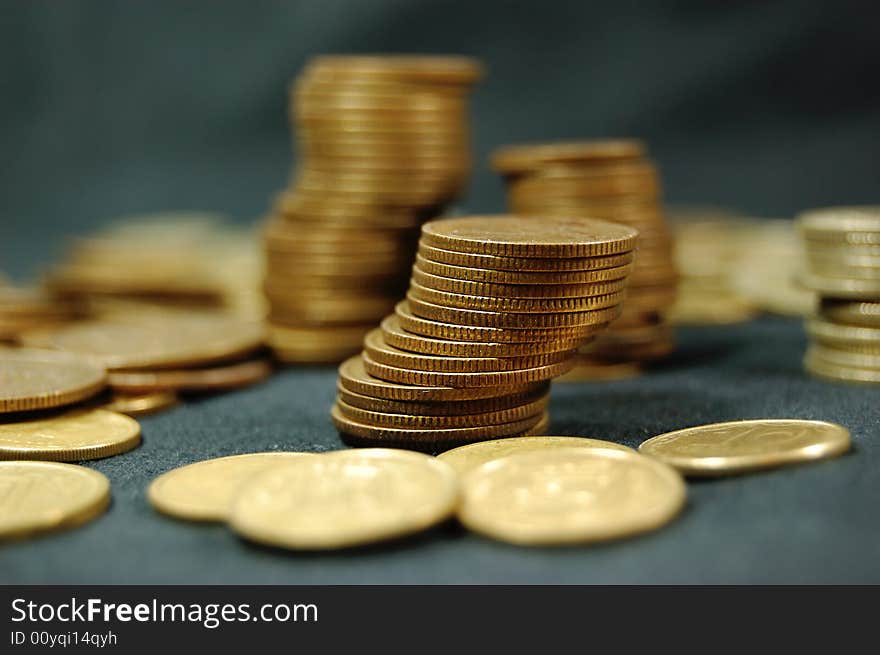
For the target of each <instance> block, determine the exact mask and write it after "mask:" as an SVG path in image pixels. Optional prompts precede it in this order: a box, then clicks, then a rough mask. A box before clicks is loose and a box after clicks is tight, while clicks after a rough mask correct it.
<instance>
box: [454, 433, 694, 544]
mask: <svg viewBox="0 0 880 655" xmlns="http://www.w3.org/2000/svg"><path fill="white" fill-rule="evenodd" d="M685 497H686V491H685V485H684V480H682V477H681V475H680V474H679V473H678V472H676V471H675V469H673V468H671V467H669V466H667V465H665V464H663V463H662V462H658V461H656V460H652V459H651V458H650V457H644V456H642V455H639V454H638V453H635V452H630V451H625V450H612V449H610V448H551V449H547V450H540V451H532V452H525V453H517V454H515V455H508V456H507V457H502V458H501V459H496V460H494V461H491V462H488V463H487V464H483V465H482V466H480V467H478V468H476V469H474V470H473V471H471V472H470V473H468V474H467V475H466V476H465V477H464V479H463V480H462V503H461V507H460V508H459V512H458V516H459V519H460V520H461V522H462V523H463V524H464V525H465V526H467V527H468V528H470V529H471V530H474V531H475V532H479V533H481V534H484V535H486V536H488V537H492V538H494V539H499V540H501V541H507V542H510V543H514V544H520V545H565V544H578V543H589V542H595V541H605V540H609V539H618V538H622V537H629V536H633V535H636V534H640V533H643V532H648V531H651V530H655V529H657V528H659V527H660V526H662V525H664V524H666V523H668V522H669V521H670V520H672V519H673V518H674V517H675V516H676V515H677V514H678V513H679V512H680V511H681V509H682V507H683V506H684V503H685Z"/></svg>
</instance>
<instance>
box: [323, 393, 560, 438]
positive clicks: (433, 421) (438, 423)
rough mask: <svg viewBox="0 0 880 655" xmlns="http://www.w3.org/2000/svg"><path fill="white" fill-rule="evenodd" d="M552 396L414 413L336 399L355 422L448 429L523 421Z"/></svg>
mask: <svg viewBox="0 0 880 655" xmlns="http://www.w3.org/2000/svg"><path fill="white" fill-rule="evenodd" d="M548 400H549V398H548V397H547V396H544V397H543V398H539V399H537V400H534V401H532V402H529V403H525V404H522V405H517V406H515V407H508V408H506V409H497V410H490V411H486V412H480V413H476V414H457V413H456V414H414V413H411V412H406V413H403V412H396V413H389V412H382V411H375V410H369V409H362V408H360V407H356V406H353V405H349V404H348V403H346V402H345V401H344V400H342V399H341V398H340V399H337V401H336V407H337V408H338V409H339V413H340V414H341V415H342V416H345V417H346V418H348V419H351V420H352V421H357V422H359V423H364V424H368V425H381V426H385V427H390V428H412V429H423V428H424V429H427V430H442V429H446V428H472V427H485V426H489V425H499V424H503V423H512V422H514V421H522V420H525V419H528V418H530V417H534V416H538V415H541V414H543V413H544V409H545V408H546V407H547V402H548Z"/></svg>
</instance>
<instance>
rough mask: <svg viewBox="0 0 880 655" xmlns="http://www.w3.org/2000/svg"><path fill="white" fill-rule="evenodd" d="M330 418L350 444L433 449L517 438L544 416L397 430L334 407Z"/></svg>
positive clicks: (537, 415)
mask: <svg viewBox="0 0 880 655" xmlns="http://www.w3.org/2000/svg"><path fill="white" fill-rule="evenodd" d="M330 418H331V419H333V424H334V425H335V426H336V429H337V430H339V432H340V433H341V434H342V435H344V437H347V439H346V441H347V442H348V443H350V444H352V445H385V446H392V445H393V446H397V447H406V448H409V449H413V450H434V449H438V448H441V447H449V446H451V445H456V446H457V445H461V444H465V443H470V442H472V441H480V440H482V439H492V438H495V437H512V436H520V435H523V434H526V433H527V432H528V431H529V430H531V429H532V428H534V427H535V426H536V425H537V424H538V423H539V422H540V421H541V420H543V418H544V416H543V415H541V414H536V415H535V416H530V417H528V418H525V419H522V420H519V421H512V422H510V423H499V424H497V425H481V426H477V427H458V428H398V427H393V426H382V425H374V424H371V423H362V422H360V421H355V420H352V419H350V418H348V417H347V416H345V415H344V414H343V413H342V412H341V411H340V410H339V407H337V406H335V405H334V406H333V408H332V409H331V410H330Z"/></svg>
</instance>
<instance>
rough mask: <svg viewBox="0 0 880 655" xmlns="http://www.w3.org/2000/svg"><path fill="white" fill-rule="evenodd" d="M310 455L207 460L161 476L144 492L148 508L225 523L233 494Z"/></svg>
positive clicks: (253, 454) (279, 453) (249, 455)
mask: <svg viewBox="0 0 880 655" xmlns="http://www.w3.org/2000/svg"><path fill="white" fill-rule="evenodd" d="M312 456H313V455H311V454H309V453H293V452H268V453H248V454H245V455H231V456H229V457H218V458H216V459H208V460H204V461H201V462H195V463H194V464H188V465H186V466H180V467H178V468H176V469H172V470H170V471H168V472H167V473H163V474H162V475H160V476H159V477H157V478H156V479H155V480H153V482H152V483H150V486H149V488H148V489H147V498H148V499H149V501H150V504H151V505H152V506H153V507H154V508H156V509H157V510H158V511H160V512H162V513H163V514H167V515H168V516H173V517H175V518H179V519H185V520H188V521H225V520H226V519H227V518H228V516H229V511H230V508H231V505H232V501H233V499H234V498H235V494H236V493H238V491H239V488H240V487H241V486H242V484H243V483H245V482H247V480H248V479H249V478H251V477H252V476H253V475H254V474H256V473H259V472H260V471H264V470H266V469H268V468H271V467H273V466H279V465H284V464H287V463H289V462H290V461H291V460H292V459H293V458H299V457H312Z"/></svg>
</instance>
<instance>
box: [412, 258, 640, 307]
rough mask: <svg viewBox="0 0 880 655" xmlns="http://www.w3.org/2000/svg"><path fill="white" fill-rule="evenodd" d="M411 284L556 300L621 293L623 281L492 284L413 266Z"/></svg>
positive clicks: (445, 290)
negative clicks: (450, 276) (428, 271)
mask: <svg viewBox="0 0 880 655" xmlns="http://www.w3.org/2000/svg"><path fill="white" fill-rule="evenodd" d="M412 281H413V283H415V284H418V285H419V286H421V287H423V288H425V289H432V290H434V291H439V292H443V293H454V294H461V295H466V296H483V297H491V298H522V299H537V300H545V299H554V300H555V299H560V298H585V297H589V296H601V295H605V294H609V293H616V292H618V291H622V290H623V289H624V288H625V287H626V278H623V277H622V278H618V279H616V280H603V281H596V282H591V283H589V284H496V283H490V282H475V281H472V280H460V279H456V278H449V277H442V276H439V275H432V274H430V273H426V272H424V271H423V270H421V268H419V267H418V266H415V267H413V272H412Z"/></svg>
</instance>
